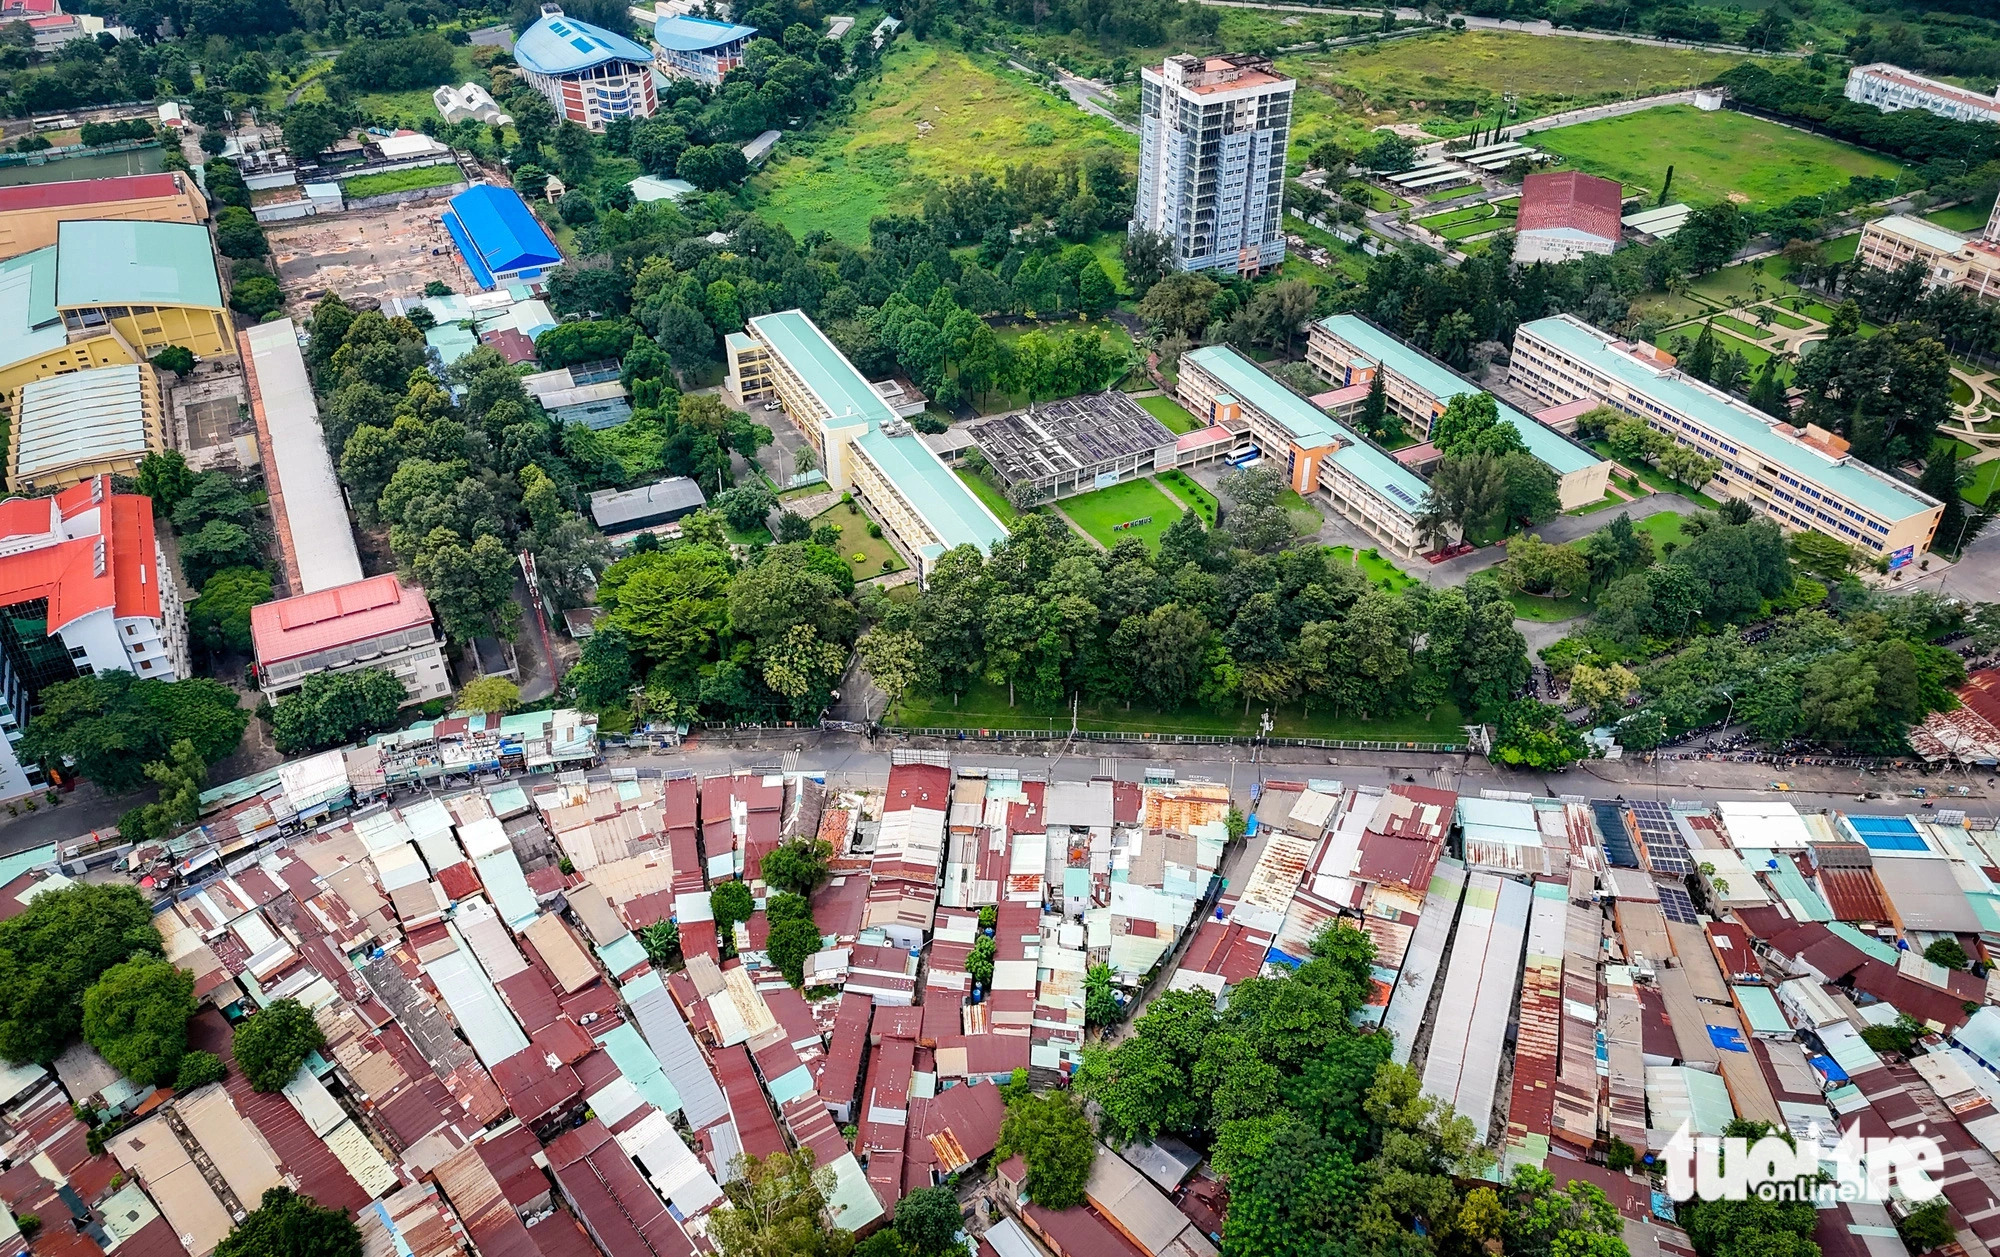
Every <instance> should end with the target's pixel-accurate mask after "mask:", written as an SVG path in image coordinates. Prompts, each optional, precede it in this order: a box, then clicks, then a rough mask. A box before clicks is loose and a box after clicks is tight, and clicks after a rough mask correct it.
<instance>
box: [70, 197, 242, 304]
mask: <svg viewBox="0 0 2000 1257" xmlns="http://www.w3.org/2000/svg"><path fill="white" fill-rule="evenodd" d="M55 302H56V304H57V305H58V306H61V307H62V308H63V309H66V310H67V309H74V308H75V307H77V306H116V305H152V306H199V307H202V308H204V309H209V310H220V309H221V308H222V281H221V280H220V279H218V278H217V277H216V273H215V251H214V249H213V247H212V246H211V245H210V243H209V238H208V228H206V227H203V226H201V225H199V224H197V223H139V222H116V221H109V220H104V219H73V220H71V221H69V222H65V223H61V224H59V225H58V226H57V228H56V293H55Z"/></svg>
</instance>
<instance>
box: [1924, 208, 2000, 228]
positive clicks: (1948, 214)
mask: <svg viewBox="0 0 2000 1257" xmlns="http://www.w3.org/2000/svg"><path fill="white" fill-rule="evenodd" d="M1992 214H1993V207H1992V206H1991V205H1981V204H1980V203H1978V202H1977V201H1974V202H1971V203H1970V204H1966V205H1954V206H1952V207H1951V208H1950V209H1941V210H1932V211H1931V212H1930V213H1928V214H1926V215H1924V220H1925V221H1926V222H1933V223H1936V224H1937V225H1938V226H1940V227H1943V228H1944V229H1946V230H1947V231H1968V232H1976V231H1983V230H1984V229H1985V227H1986V220H1987V219H1988V218H1989V217H1991V216H1992Z"/></svg>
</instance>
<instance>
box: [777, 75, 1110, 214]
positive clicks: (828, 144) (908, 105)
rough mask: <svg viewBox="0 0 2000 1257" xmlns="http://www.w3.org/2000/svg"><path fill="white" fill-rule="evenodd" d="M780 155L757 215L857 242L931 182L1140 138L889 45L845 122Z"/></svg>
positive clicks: (1025, 88) (1012, 80)
mask: <svg viewBox="0 0 2000 1257" xmlns="http://www.w3.org/2000/svg"><path fill="white" fill-rule="evenodd" d="M787 148H789V149H792V151H789V152H788V151H786V149H785V148H781V149H780V150H779V154H778V156H777V157H776V159H775V160H774V161H773V162H772V164H771V165H770V166H769V167H767V168H766V169H765V171H764V172H763V173H762V174H759V175H758V176H757V178H756V179H755V180H753V181H752V187H753V189H754V190H756V191H757V192H759V193H761V194H762V195H763V198H764V202H765V203H764V206H763V211H764V212H765V213H767V214H769V215H770V216H771V217H774V218H776V219H777V220H779V221H780V222H782V223H784V224H785V225H786V226H787V227H789V228H791V231H792V234H793V235H794V236H803V235H805V234H806V233H807V232H809V231H813V230H815V229H823V230H826V231H829V232H832V233H833V235H834V236H835V237H837V238H838V239H841V240H845V241H847V242H848V243H850V244H857V245H858V244H865V243H867V240H868V220H869V219H871V218H873V217H875V216H876V215H878V214H886V213H890V212H892V211H897V210H914V209H916V207H917V206H918V205H920V204H922V202H923V197H924V192H925V191H926V190H927V189H928V188H929V187H931V186H932V184H933V183H934V182H936V181H938V180H942V179H945V178H948V177H952V176H958V175H965V174H970V173H971V172H972V171H974V170H984V171H986V172H987V173H989V174H991V175H992V176H994V178H996V179H998V178H1000V177H1001V175H1002V174H1003V173H1004V172H1005V170H1006V168H1007V166H1009V165H1010V164H1011V165H1019V164H1020V163H1022V162H1024V161H1033V162H1035V163H1037V164H1038V165H1041V166H1044V167H1054V166H1055V165H1056V164H1057V163H1059V162H1060V161H1062V160H1063V159H1064V158H1065V157H1072V156H1079V157H1080V156H1081V155H1082V154H1083V153H1084V152H1086V151H1088V150H1090V149H1094V148H1106V149H1110V150H1112V151H1115V152H1117V153H1119V154H1120V155H1121V156H1123V155H1129V154H1133V153H1136V152H1137V151H1138V148H1139V138H1138V137H1137V136H1135V135H1129V134H1127V133H1126V132H1123V131H1120V130H1119V129H1118V128H1116V127H1114V126H1113V125H1111V123H1109V122H1107V121H1105V120H1104V119H1102V118H1099V117H1096V116H1095V115H1092V114H1086V113H1084V112H1083V111H1082V110H1080V109H1078V108H1076V106H1074V105H1072V104H1070V102H1069V101H1068V100H1067V99H1066V98H1063V97H1060V96H1058V95H1054V94H1051V93H1049V92H1046V91H1043V90H1042V89H1041V88H1039V87H1035V86H1033V85H1031V84H1030V83H1029V82H1028V81H1027V80H1026V79H1024V78H1022V77H1021V76H1019V75H1017V74H1014V73H1012V72H1010V71H1006V70H1002V69H1000V68H998V63H997V62H994V61H992V60H991V59H989V58H985V57H975V56H971V55H968V54H966V53H963V52H960V51H958V50H957V49H954V48H948V47H944V46H942V45H940V44H937V43H921V44H920V43H915V42H913V41H911V40H898V41H897V42H896V43H894V44H891V45H890V46H889V50H888V52H887V53H886V54H885V55H884V57H883V59H882V76H881V78H880V79H879V80H877V81H875V82H873V83H870V84H868V85H867V86H864V87H862V88H860V89H859V90H858V91H857V93H856V97H855V111H854V114H853V116H852V117H850V118H848V119H846V120H844V121H843V122H842V123H840V124H839V126H838V127H837V128H834V129H832V130H830V132H829V133H828V134H825V135H822V136H820V137H818V138H816V139H801V140H799V141H798V142H797V144H796V146H794V145H792V144H791V143H790V142H788V144H787Z"/></svg>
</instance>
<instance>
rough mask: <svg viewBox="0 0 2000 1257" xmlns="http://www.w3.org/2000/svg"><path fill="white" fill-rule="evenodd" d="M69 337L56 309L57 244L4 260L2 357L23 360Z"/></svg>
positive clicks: (0, 265) (0, 279)
mask: <svg viewBox="0 0 2000 1257" xmlns="http://www.w3.org/2000/svg"><path fill="white" fill-rule="evenodd" d="M68 340H69V333H67V332H65V331H64V330H63V324H62V317H61V315H60V313H59V312H58V311H57V310H56V247H55V246H54V245H50V246H49V247H48V248H46V249H36V250H35V251H34V252H33V253H23V254H22V255H21V256H19V257H12V258H8V259H7V260H6V261H4V262H0V358H4V359H5V360H6V362H7V363H10V364H11V363H15V362H21V361H24V360H26V359H29V358H35V357H39V356H41V355H42V354H45V353H50V352H52V351H54V350H57V349H61V348H62V347H63V345H64V344H66V343H68Z"/></svg>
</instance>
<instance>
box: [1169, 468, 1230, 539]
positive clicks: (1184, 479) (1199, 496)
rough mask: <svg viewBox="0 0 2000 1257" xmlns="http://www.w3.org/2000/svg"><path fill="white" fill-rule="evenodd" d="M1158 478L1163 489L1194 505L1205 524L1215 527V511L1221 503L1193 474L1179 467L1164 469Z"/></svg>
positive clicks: (1189, 504)
mask: <svg viewBox="0 0 2000 1257" xmlns="http://www.w3.org/2000/svg"><path fill="white" fill-rule="evenodd" d="M1156 478H1157V479H1158V480H1159V482H1160V487H1161V488H1162V489H1165V490H1166V491H1167V492H1168V493H1171V494H1173V495H1174V496H1175V497H1177V498H1179V499H1180V500H1181V502H1182V503H1183V504H1184V505H1186V506H1189V507H1192V508H1193V509H1194V513H1195V514H1196V515H1199V516H1200V517H1201V522H1202V523H1203V524H1204V525H1206V526H1207V527H1210V528H1213V527H1215V512H1216V510H1217V509H1218V507H1219V506H1220V504H1219V503H1218V502H1216V500H1215V495H1214V494H1213V493H1210V492H1209V491H1208V490H1206V489H1204V488H1202V487H1201V486H1200V485H1198V484H1196V483H1195V482H1194V478H1193V477H1192V476H1190V475H1188V474H1187V473H1186V472H1184V471H1180V470H1178V469H1174V470H1168V471H1163V472H1161V473H1160V474H1159V476H1158V477H1156Z"/></svg>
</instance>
